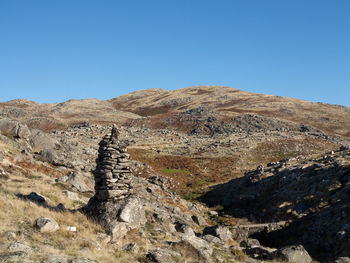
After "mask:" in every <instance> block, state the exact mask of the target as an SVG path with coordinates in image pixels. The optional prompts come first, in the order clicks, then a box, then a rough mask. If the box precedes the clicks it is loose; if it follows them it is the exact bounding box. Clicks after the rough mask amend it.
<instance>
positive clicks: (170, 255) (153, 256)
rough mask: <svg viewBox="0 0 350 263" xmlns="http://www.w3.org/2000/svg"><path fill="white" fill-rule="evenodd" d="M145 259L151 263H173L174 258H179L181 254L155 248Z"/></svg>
mask: <svg viewBox="0 0 350 263" xmlns="http://www.w3.org/2000/svg"><path fill="white" fill-rule="evenodd" d="M147 257H148V258H149V259H150V260H152V262H157V263H175V261H174V258H181V254H180V253H178V252H175V251H173V250H170V249H166V248H157V249H155V250H152V251H150V252H148V254H147Z"/></svg>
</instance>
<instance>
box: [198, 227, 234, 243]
mask: <svg viewBox="0 0 350 263" xmlns="http://www.w3.org/2000/svg"><path fill="white" fill-rule="evenodd" d="M203 235H213V236H216V237H218V238H220V239H221V240H222V241H223V242H226V241H227V240H229V239H230V238H231V237H232V233H231V232H230V230H229V229H228V228H227V227H223V226H219V225H216V226H209V227H206V228H204V230H203Z"/></svg>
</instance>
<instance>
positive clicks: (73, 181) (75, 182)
mask: <svg viewBox="0 0 350 263" xmlns="http://www.w3.org/2000/svg"><path fill="white" fill-rule="evenodd" d="M67 177H68V179H67V181H66V182H67V183H69V184H70V185H72V186H73V187H74V188H75V189H77V190H78V191H79V192H82V193H84V192H89V191H91V188H90V187H89V186H87V184H86V183H85V182H84V180H83V176H82V175H80V174H79V173H78V172H77V171H70V172H69V173H68V174H67Z"/></svg>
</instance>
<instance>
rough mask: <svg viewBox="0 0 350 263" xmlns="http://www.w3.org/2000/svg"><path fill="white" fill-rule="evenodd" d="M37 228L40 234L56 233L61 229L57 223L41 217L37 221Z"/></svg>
mask: <svg viewBox="0 0 350 263" xmlns="http://www.w3.org/2000/svg"><path fill="white" fill-rule="evenodd" d="M35 227H36V228H37V229H39V230H40V232H54V231H56V230H58V229H59V228H60V227H59V226H58V224H57V222H56V221H55V220H53V219H52V218H49V217H40V218H38V219H37V220H35Z"/></svg>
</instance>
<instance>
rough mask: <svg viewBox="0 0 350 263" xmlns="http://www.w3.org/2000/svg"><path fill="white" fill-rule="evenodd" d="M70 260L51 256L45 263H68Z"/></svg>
mask: <svg viewBox="0 0 350 263" xmlns="http://www.w3.org/2000/svg"><path fill="white" fill-rule="evenodd" d="M67 262H68V260H67V258H65V257H62V256H57V255H49V256H48V257H47V258H46V259H45V260H44V262H43V263H67Z"/></svg>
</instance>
